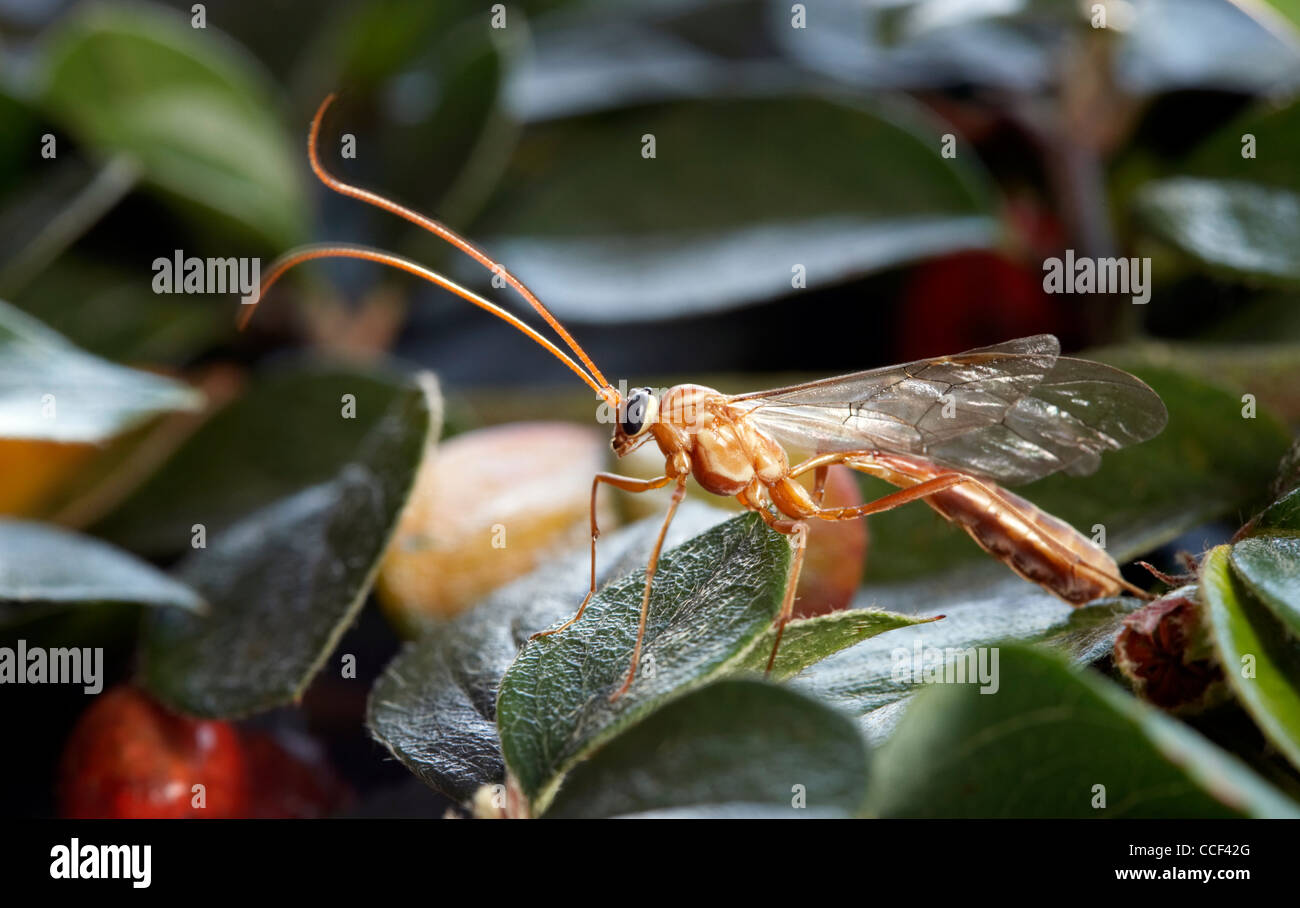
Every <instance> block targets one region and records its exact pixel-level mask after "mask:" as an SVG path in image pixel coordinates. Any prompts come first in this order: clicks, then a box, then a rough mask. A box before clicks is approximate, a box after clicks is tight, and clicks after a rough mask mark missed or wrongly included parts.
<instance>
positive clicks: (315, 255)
mask: <svg viewBox="0 0 1300 908" xmlns="http://www.w3.org/2000/svg"><path fill="white" fill-rule="evenodd" d="M334 258H349V259H364V260H365V261H367V262H378V263H380V264H382V265H388V266H390V267H392V268H397V269H399V270H401V271H405V272H407V273H408V274H414V275H415V276H416V277H420V278H423V279H424V280H426V281H428V282H429V283H431V284H436V285H437V286H439V287H441V288H442V289H444V290H448V291H450V292H452V293H454V294H456V295H457V296H459V297H460V298H461V299H463V300H465V301H466V302H470V303H473V304H474V305H475V306H478V307H479V308H480V309H483V310H485V311H487V312H490V313H492V314H493V315H495V316H496V317H497V318H499V319H501V320H502V321H505V322H508V323H509V324H511V325H513V326H514V327H516V328H518V329H519V330H520V331H522V332H523V333H524V334H525V335H527V336H528V337H529V338H530V339H531V340H533V341H535V342H536V343H538V344H540V345H541V346H542V347H544V348H545V349H546V350H548V351H550V353H551V355H552V356H554V357H555V358H556V359H558V360H559V361H560V362H562V363H564V364H565V365H566V366H568V367H569V368H570V369H572V370H573V372H574V374H575V375H577V376H578V377H579V378H581V379H582V380H583V381H584V382H586V383H587V385H588V386H589V387H590V388H591V389H592V390H593V391H595V392H596V394H598V395H599V396H600V397H601V398H603V399H604V400H605V402H606V403H608V404H609V405H610V406H614V407H617V406H618V403H619V399H618V392H617V391H615V390H614V389H613V388H611V387H610V386H609V385H608V384H605V385H604V386H602V385H600V384H597V382H596V380H595V379H593V378H592V376H590V375H588V374H587V373H586V372H585V371H583V369H582V367H581V366H579V365H578V364H577V363H576V362H574V361H573V359H572V358H571V357H570V356H569V355H568V354H567V353H565V352H564V351H563V350H561V349H560V348H559V347H557V346H555V344H554V343H552V342H551V341H550V340H549V339H547V338H546V337H543V336H542V335H541V334H540V333H539V332H538V331H537V330H536V329H535V328H533V327H532V326H531V325H528V324H527V323H525V322H524V321H522V320H521V319H519V318H518V317H517V316H515V315H512V314H511V313H509V312H507V311H506V310H504V309H502V308H501V307H500V306H498V305H497V304H496V303H493V302H491V301H490V300H487V299H484V298H483V297H481V296H479V295H478V294H477V293H475V292H474V291H472V290H469V289H466V288H465V287H462V286H461V285H460V284H458V283H456V282H455V281H453V280H451V279H450V278H447V277H444V276H443V275H441V274H439V273H438V272H436V271H433V270H431V269H429V268H426V267H424V266H423V265H421V264H418V263H417V262H413V261H411V260H410V259H405V258H402V257H401V256H399V255H393V254H392V253H390V252H382V251H380V250H378V249H368V248H366V247H365V246H347V245H320V246H303V247H301V248H299V249H294V250H292V251H290V252H287V253H285V254H284V255H282V256H280V257H279V258H278V259H276V260H275V261H274V262H272V263H271V267H270V271H269V272H268V273H267V275H266V277H265V278H264V279H263V280H262V287H261V289H260V290H259V291H258V295H257V299H256V300H254V301H253V302H252V303H249V304H247V306H246V307H244V308H243V311H242V312H241V313H240V316H239V328H240V330H241V331H242V330H243V329H244V327H245V326H246V325H247V324H248V320H249V319H250V318H252V317H253V312H254V310H255V309H256V308H257V304H258V302H260V301H261V299H262V297H264V296H266V291H268V290H270V289H271V285H273V284H274V283H275V282H276V281H278V280H279V279H280V278H281V277H282V276H283V275H284V273H285V272H286V271H288V270H289V269H290V268H293V267H294V266H296V265H301V264H302V263H303V262H310V261H313V260H315V259H334Z"/></svg>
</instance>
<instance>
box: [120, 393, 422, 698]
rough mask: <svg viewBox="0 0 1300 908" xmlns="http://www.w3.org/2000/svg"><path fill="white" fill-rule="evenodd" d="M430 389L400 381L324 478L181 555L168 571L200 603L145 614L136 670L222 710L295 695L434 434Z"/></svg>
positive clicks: (375, 557) (358, 589) (356, 595)
mask: <svg viewBox="0 0 1300 908" xmlns="http://www.w3.org/2000/svg"><path fill="white" fill-rule="evenodd" d="M434 395H436V391H434V390H433V389H432V387H431V386H430V387H428V388H419V387H410V388H408V389H407V390H406V391H404V392H403V393H401V394H399V395H397V396H396V397H394V398H390V399H389V400H388V402H387V404H386V407H385V409H384V412H383V415H382V417H380V418H379V419H378V420H377V421H376V422H375V424H374V426H373V428H372V429H371V431H370V432H369V433H367V435H366V436H365V437H364V439H362V441H361V444H360V446H359V449H358V450H357V451H356V452H355V460H354V461H353V462H351V463H348V464H347V465H346V466H344V467H343V468H342V469H341V470H340V471H339V472H338V474H337V475H336V476H335V477H334V478H333V479H332V480H330V481H328V482H325V483H321V484H319V485H315V486H311V487H310V488H307V489H305V490H303V491H301V492H298V493H297V494H295V495H293V496H291V497H289V498H286V499H282V500H280V501H277V502H275V503H273V504H271V505H269V506H267V507H265V508H263V509H262V510H260V511H257V512H255V513H253V514H251V515H249V516H248V517H246V518H244V519H242V520H240V521H239V522H238V523H236V524H234V525H233V526H230V527H229V528H227V529H226V530H225V531H223V532H221V533H219V534H216V535H215V537H214V538H212V539H210V540H209V541H208V548H206V549H200V550H197V551H195V552H194V553H192V554H191V555H189V556H188V557H186V558H185V560H184V561H182V562H181V564H180V565H179V566H178V568H177V570H176V574H177V576H178V577H179V578H180V579H182V580H184V581H185V582H186V583H188V584H190V585H191V586H193V587H194V588H195V589H196V590H198V591H199V593H200V594H201V595H203V597H204V598H205V599H207V601H208V602H209V603H211V610H210V613H209V614H208V615H207V616H205V617H196V616H194V615H189V614H186V613H183V612H179V611H176V610H165V611H162V612H159V613H157V614H155V615H153V616H152V617H151V619H150V621H149V623H148V625H147V627H146V630H145V635H144V679H145V682H146V684H147V685H148V686H149V688H150V690H152V691H153V692H154V694H156V695H157V696H158V697H159V699H161V700H162V701H164V702H165V703H168V704H169V705H171V706H172V707H174V708H176V709H178V710H180V711H182V712H186V713H190V714H195V715H202V716H219V717H230V716H241V715H247V714H249V713H254V712H258V711H261V710H266V709H270V708H272V707H275V706H281V705H284V704H286V703H290V702H292V701H295V700H297V699H298V698H299V697H301V696H302V693H303V691H304V690H305V689H306V687H307V685H308V683H309V682H310V681H311V679H312V677H313V676H314V675H315V674H316V672H318V671H319V670H320V669H321V668H322V666H323V665H324V663H325V661H326V660H327V659H328V658H329V656H330V653H331V652H332V651H333V649H334V646H335V645H336V644H337V643H338V640H339V637H340V636H341V635H342V634H343V632H344V631H345V630H346V629H347V627H348V625H349V624H350V623H351V622H352V620H353V619H354V618H355V617H356V614H357V611H358V610H359V609H360V607H361V604H362V602H363V601H364V599H365V596H366V593H367V592H368V591H369V589H370V586H371V584H372V583H373V581H374V578H375V574H376V573H377V571H378V569H379V560H380V557H381V556H382V555H383V553H384V550H385V549H386V548H387V546H388V540H389V538H390V537H391V535H392V531H393V528H394V527H395V526H396V522H397V517H398V515H399V514H400V513H401V511H402V508H403V507H404V505H405V504H406V497H407V494H408V493H409V491H410V488H411V485H412V483H413V482H414V478H415V472H416V469H417V468H418V467H419V464H420V461H421V458H422V457H423V455H424V452H425V448H426V446H427V445H429V444H431V443H432V439H433V438H435V437H436V433H437V425H436V422H437V414H438V413H439V412H440V411H441V407H440V403H439V402H438V400H437V399H436V397H435V396H434ZM335 413H336V414H337V411H335ZM335 418H339V417H338V416H337V415H336V417H335Z"/></svg>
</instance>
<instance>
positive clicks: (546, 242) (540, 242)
mask: <svg viewBox="0 0 1300 908" xmlns="http://www.w3.org/2000/svg"><path fill="white" fill-rule="evenodd" d="M808 135H834V136H835V137H836V139H835V141H834V142H822V143H809V142H808V141H806V136H808ZM649 136H653V139H654V142H655V156H654V157H653V158H650V157H643V156H642V149H643V147H648V145H645V144H643V143H647V142H648V139H647V138H645V137H649ZM867 162H869V163H867ZM612 200H613V201H614V203H613V204H611V201H612ZM476 232H477V233H479V234H481V235H483V236H484V237H485V238H487V239H488V241H489V246H490V248H492V249H493V250H495V254H496V255H497V256H498V258H500V259H501V260H502V261H508V262H510V263H511V267H512V268H513V269H514V270H515V271H516V272H517V273H518V274H519V275H520V277H521V278H522V279H523V280H525V281H527V282H528V283H529V284H530V285H531V286H532V287H533V289H534V290H536V291H537V292H538V294H539V295H540V296H541V297H542V298H543V299H546V300H547V301H548V304H549V305H550V306H551V307H552V308H553V309H554V310H555V312H556V314H558V315H559V316H560V317H562V318H576V319H582V320H586V321H606V322H618V321H627V320H645V319H653V318H666V317H670V316H674V315H682V314H687V313H689V314H692V315H695V314H699V313H700V312H707V311H716V310H721V309H727V308H733V307H735V306H739V305H743V304H746V303H752V302H756V301H760V300H766V299H773V298H776V297H780V296H784V295H786V294H789V293H792V292H794V291H793V289H792V286H793V285H792V278H794V277H795V276H796V275H797V272H799V268H797V267H796V266H802V267H803V269H804V272H805V273H806V282H807V286H808V287H822V286H828V285H832V284H835V283H840V282H843V281H846V280H849V279H851V278H854V277H857V276H859V275H863V274H866V273H869V272H872V271H877V270H880V269H883V268H888V267H892V266H895V265H899V264H902V263H905V262H910V261H915V260H917V259H918V258H923V257H925V256H927V255H936V254H939V253H942V252H949V251H952V250H954V249H963V248H970V247H978V246H986V245H989V244H991V243H992V242H994V240H995V233H996V226H995V223H994V218H993V216H992V205H991V202H990V199H989V195H988V190H987V188H986V187H985V185H984V183H983V181H982V176H981V175H980V174H979V172H978V171H974V170H973V169H971V168H969V167H968V166H967V165H966V164H964V163H959V162H958V161H955V160H950V159H945V158H943V157H941V156H940V154H939V138H938V136H937V134H936V135H930V134H929V128H928V127H926V126H924V125H920V123H919V121H918V120H917V119H916V118H915V117H912V116H908V115H906V114H905V113H903V112H902V111H899V110H891V111H888V112H880V111H872V110H865V109H862V108H858V107H853V106H849V105H842V104H839V103H835V102H831V101H828V100H824V99H819V98H815V97H806V98H798V99H795V98H749V99H727V100H690V101H676V102H670V103H664V104H656V105H648V106H640V107H634V108H629V109H625V110H620V111H616V112H603V113H600V114H593V115H588V116H582V117H574V118H570V119H565V120H560V121H555V122H549V123H544V124H538V125H535V126H533V127H531V128H530V129H529V130H528V131H527V133H526V134H525V136H524V138H523V139H522V142H521V144H520V146H519V148H518V150H517V152H516V153H515V156H514V158H513V159H512V160H511V163H510V166H509V168H508V169H507V171H506V174H505V176H504V178H503V180H502V183H501V185H500V186H499V187H498V190H497V192H496V194H495V195H494V197H493V199H492V201H491V202H490V203H489V205H488V208H487V211H486V212H485V214H484V215H483V218H482V224H481V225H480V226H479V227H478V228H476Z"/></svg>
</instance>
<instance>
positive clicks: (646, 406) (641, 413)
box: [620, 388, 659, 438]
mask: <svg viewBox="0 0 1300 908" xmlns="http://www.w3.org/2000/svg"><path fill="white" fill-rule="evenodd" d="M658 405H659V401H658V400H657V399H656V398H655V396H654V394H653V393H651V391H650V389H649V388H637V389H636V390H634V391H633V392H632V393H631V394H629V395H628V398H627V403H626V404H624V406H623V419H622V420H621V421H620V427H621V428H622V429H623V434H624V435H626V436H627V437H628V438H635V437H636V436H638V435H640V434H641V433H642V432H644V431H646V429H648V428H650V426H651V424H653V423H654V420H655V414H656V412H657V411H658V409H659V406H658Z"/></svg>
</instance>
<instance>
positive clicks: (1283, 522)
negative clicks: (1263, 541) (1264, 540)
mask: <svg viewBox="0 0 1300 908" xmlns="http://www.w3.org/2000/svg"><path fill="white" fill-rule="evenodd" d="M1250 532H1251V533H1252V534H1254V535H1270V536H1277V535H1282V534H1293V535H1300V488H1296V489H1292V490H1291V491H1290V492H1287V493H1286V494H1285V495H1283V496H1282V497H1281V498H1279V499H1278V500H1277V501H1275V502H1273V503H1272V504H1270V505H1269V506H1268V507H1267V508H1265V509H1264V510H1263V511H1262V512H1261V513H1260V515H1259V516H1258V517H1256V518H1255V520H1254V521H1252V523H1251V525H1250Z"/></svg>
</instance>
